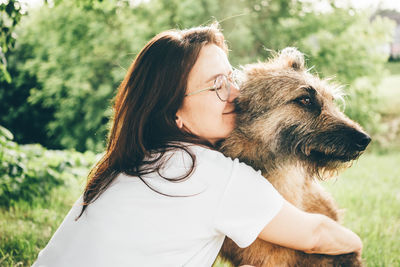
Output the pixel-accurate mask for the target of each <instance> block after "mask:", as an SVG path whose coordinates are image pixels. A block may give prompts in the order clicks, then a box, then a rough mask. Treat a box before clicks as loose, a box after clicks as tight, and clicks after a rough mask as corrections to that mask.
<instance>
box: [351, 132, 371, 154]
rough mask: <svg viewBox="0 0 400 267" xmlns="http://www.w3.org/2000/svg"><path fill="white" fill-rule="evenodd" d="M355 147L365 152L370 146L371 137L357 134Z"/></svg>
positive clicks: (360, 133)
mask: <svg viewBox="0 0 400 267" xmlns="http://www.w3.org/2000/svg"><path fill="white" fill-rule="evenodd" d="M354 141H355V145H356V146H357V148H358V149H359V150H360V151H362V150H364V149H365V148H366V147H367V146H368V144H369V143H370V142H371V137H369V136H368V135H367V134H365V133H362V132H357V135H356V137H355V138H354Z"/></svg>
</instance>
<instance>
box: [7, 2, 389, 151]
mask: <svg viewBox="0 0 400 267" xmlns="http://www.w3.org/2000/svg"><path fill="white" fill-rule="evenodd" d="M54 3H55V5H54V6H49V5H47V6H44V7H41V8H40V9H39V10H36V11H33V12H31V14H30V15H29V16H27V17H26V18H25V19H24V20H23V21H22V22H21V24H20V28H19V31H18V33H19V38H18V42H17V44H16V51H15V52H14V53H13V54H12V55H11V56H10V57H9V62H10V67H12V68H11V69H12V74H13V75H14V77H15V79H13V83H12V84H11V85H5V83H2V84H1V85H2V86H3V87H6V88H8V91H7V92H1V91H0V99H7V100H9V101H10V104H9V105H8V106H7V107H6V108H5V110H9V113H8V114H7V115H0V123H3V124H4V125H5V126H7V127H9V128H11V129H12V130H13V131H14V132H15V133H16V138H17V140H25V141H28V140H29V138H26V136H27V135H28V136H29V134H30V133H29V129H21V128H22V127H20V128H18V127H17V125H16V124H17V123H15V121H23V118H30V119H29V121H28V122H27V125H28V126H29V127H32V129H31V132H32V131H33V132H35V133H37V135H38V136H40V135H41V136H42V137H41V138H39V140H40V141H41V142H42V143H43V144H45V145H46V146H50V147H65V148H75V149H78V150H80V151H83V150H86V149H91V150H95V151H100V150H102V148H103V146H104V141H105V136H106V133H107V125H108V120H109V117H110V115H111V109H110V105H111V101H112V98H113V96H114V95H115V92H116V89H117V87H118V84H119V83H120V82H121V81H122V79H123V76H124V74H125V72H126V68H127V67H128V66H129V63H130V62H131V61H132V59H133V58H134V56H135V55H136V54H137V53H138V52H139V50H140V48H141V47H143V45H144V44H145V43H146V42H147V41H148V40H149V39H150V38H151V37H153V36H154V35H155V34H157V33H158V32H160V31H163V30H166V29H170V28H180V29H183V28H188V27H192V26H197V25H204V24H209V23H211V22H213V21H214V20H217V21H220V23H221V26H222V28H223V30H224V35H225V37H226V39H227V40H228V44H229V46H230V49H231V52H230V60H231V62H232V63H233V65H236V66H237V65H240V64H246V63H251V62H254V61H257V60H261V61H262V60H265V59H266V58H268V57H269V56H270V55H271V51H276V50H281V49H283V48H284V47H286V46H296V47H298V48H299V49H300V50H301V51H303V52H304V53H305V54H306V57H307V59H308V66H315V69H316V70H317V71H318V73H319V75H320V76H322V77H330V76H335V77H336V78H335V80H336V81H337V82H338V83H343V84H345V85H346V90H347V93H348V94H349V99H350V100H349V102H348V103H349V104H348V105H347V107H348V111H347V112H348V114H349V115H350V116H351V117H352V118H353V119H355V120H358V121H360V122H361V123H362V124H363V125H364V126H367V127H368V125H369V123H370V124H372V123H375V121H376V120H372V119H371V118H376V117H377V113H376V111H375V110H373V109H370V108H369V107H370V106H373V104H374V103H373V101H374V91H373V89H374V85H376V84H377V83H378V82H379V79H380V78H381V77H382V76H383V63H384V61H385V60H386V55H384V54H383V53H382V51H381V50H380V47H381V46H382V45H383V44H385V43H386V42H388V41H389V39H390V32H391V27H392V24H391V23H390V22H389V21H386V20H383V19H379V18H378V19H376V20H374V21H371V20H370V17H371V14H368V13H365V12H357V11H356V10H352V9H349V8H340V7H337V6H335V4H334V3H333V1H331V2H329V0H327V3H330V10H329V11H328V12H327V11H324V12H322V11H316V10H315V9H314V8H313V5H312V3H311V2H307V1H293V0H262V1H260V0H249V1H243V0H233V1H232V0H231V1H228V0H219V1H213V0H201V1H197V0H180V1H179V0H151V1H142V2H139V4H138V3H134V1H133V2H132V1H125V0H120V1H118V0H110V1H95V0H75V1H63V0H57V1H55V2H54ZM66 10H68V12H65V11H66ZM14 80H15V81H14ZM0 82H1V81H0ZM18 94H20V95H22V96H20V97H16V96H17V95H18ZM356 97H357V98H358V102H354V101H353V100H354V99H355V98H356ZM15 99H19V100H18V101H16V100H15ZM360 99H362V101H364V102H362V103H360V101H359V100H360ZM352 101H353V102H352ZM365 107H368V108H365ZM10 110H13V111H16V112H14V113H13V114H14V115H11V112H10ZM0 111H1V108H0ZM38 111H40V112H38ZM35 112H36V113H35ZM41 113H42V114H45V116H42V115H41ZM32 121H33V122H35V123H33V122H32ZM13 123H14V124H13ZM36 140H38V139H36ZM29 141H34V140H29Z"/></svg>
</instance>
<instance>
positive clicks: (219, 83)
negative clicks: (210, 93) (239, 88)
mask: <svg viewBox="0 0 400 267" xmlns="http://www.w3.org/2000/svg"><path fill="white" fill-rule="evenodd" d="M215 88H216V90H215V92H216V93H217V96H218V97H219V99H221V100H222V101H227V100H228V98H229V95H230V84H229V82H228V79H227V78H226V76H225V75H221V76H218V77H217V79H216V80H215Z"/></svg>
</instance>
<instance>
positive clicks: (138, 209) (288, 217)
mask: <svg viewBox="0 0 400 267" xmlns="http://www.w3.org/2000/svg"><path fill="white" fill-rule="evenodd" d="M238 93H239V92H238V89H237V87H236V85H235V83H234V81H233V79H232V68H231V65H230V64H229V61H228V59H227V46H226V44H225V41H224V37H223V35H222V34H221V32H220V31H219V30H218V28H217V26H215V25H214V26H210V27H198V28H192V29H189V30H184V31H167V32H163V33H161V34H159V35H157V36H156V37H154V38H153V39H152V40H151V41H150V42H149V43H148V44H147V45H146V46H145V47H144V48H143V49H142V51H141V52H140V53H139V54H138V56H137V58H136V59H135V61H134V62H133V63H132V65H131V67H130V69H129V71H128V73H127V75H126V77H125V79H124V81H123V82H122V84H121V86H120V87H119V91H118V94H117V97H116V100H115V106H114V111H115V114H114V119H113V126H112V129H111V132H110V136H109V141H108V146H107V151H106V153H105V155H104V157H103V158H102V159H101V160H100V162H99V163H98V164H97V165H96V167H95V168H94V169H93V170H92V171H91V173H90V175H89V178H90V179H89V182H88V184H87V186H86V189H85V192H84V194H83V199H82V198H81V199H79V200H78V202H77V203H76V205H75V206H74V207H73V208H72V209H71V211H70V212H69V214H68V215H67V217H66V218H65V220H64V222H63V223H62V224H61V226H60V227H59V229H58V230H57V232H56V233H55V234H54V236H53V237H52V239H51V240H50V242H49V244H48V245H47V246H46V248H45V249H44V250H43V251H41V253H40V254H39V257H38V259H37V261H36V263H35V264H34V266H211V265H212V263H213V262H214V260H215V258H216V256H217V254H218V251H219V249H220V248H221V246H222V243H223V240H224V238H225V236H229V237H230V238H231V239H232V240H234V241H235V242H236V243H237V244H238V245H239V246H240V247H246V246H249V245H250V244H251V243H252V242H253V241H254V240H255V239H256V238H257V237H259V238H261V239H264V240H266V241H269V242H272V243H276V244H279V245H282V246H287V247H290V248H293V249H298V250H303V251H305V252H307V253H325V254H332V255H336V254H341V253H349V252H353V251H356V252H359V253H361V247H362V244H361V240H360V239H359V238H358V236H357V235H356V234H354V233H353V232H351V231H350V230H348V229H345V228H344V227H342V226H340V225H339V224H337V223H336V222H334V221H332V220H330V219H328V218H327V217H325V216H323V215H316V214H309V213H305V212H303V211H300V210H298V209H297V208H295V207H294V206H292V205H291V204H289V203H288V202H286V201H285V200H284V199H283V198H282V197H281V196H280V195H279V193H278V192H277V191H276V190H275V189H274V188H273V187H272V186H271V184H270V183H269V182H268V181H267V180H266V179H264V178H263V177H262V176H261V174H260V173H259V172H256V171H255V170H253V169H252V168H251V167H249V166H247V165H245V164H243V163H239V162H238V160H232V159H230V158H226V157H224V156H223V155H222V154H221V153H219V152H217V151H216V150H214V147H215V146H216V144H217V143H218V141H220V140H222V139H223V138H225V137H226V136H227V135H228V134H229V133H230V132H231V131H232V129H233V127H234V123H235V110H234V104H233V100H234V99H235V97H236V96H237V95H238ZM82 203H83V204H82Z"/></svg>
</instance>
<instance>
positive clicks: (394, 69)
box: [386, 61, 400, 75]
mask: <svg viewBox="0 0 400 267" xmlns="http://www.w3.org/2000/svg"><path fill="white" fill-rule="evenodd" d="M386 68H387V69H388V70H389V71H390V73H391V74H392V75H396V74H400V61H397V62H388V63H386Z"/></svg>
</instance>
